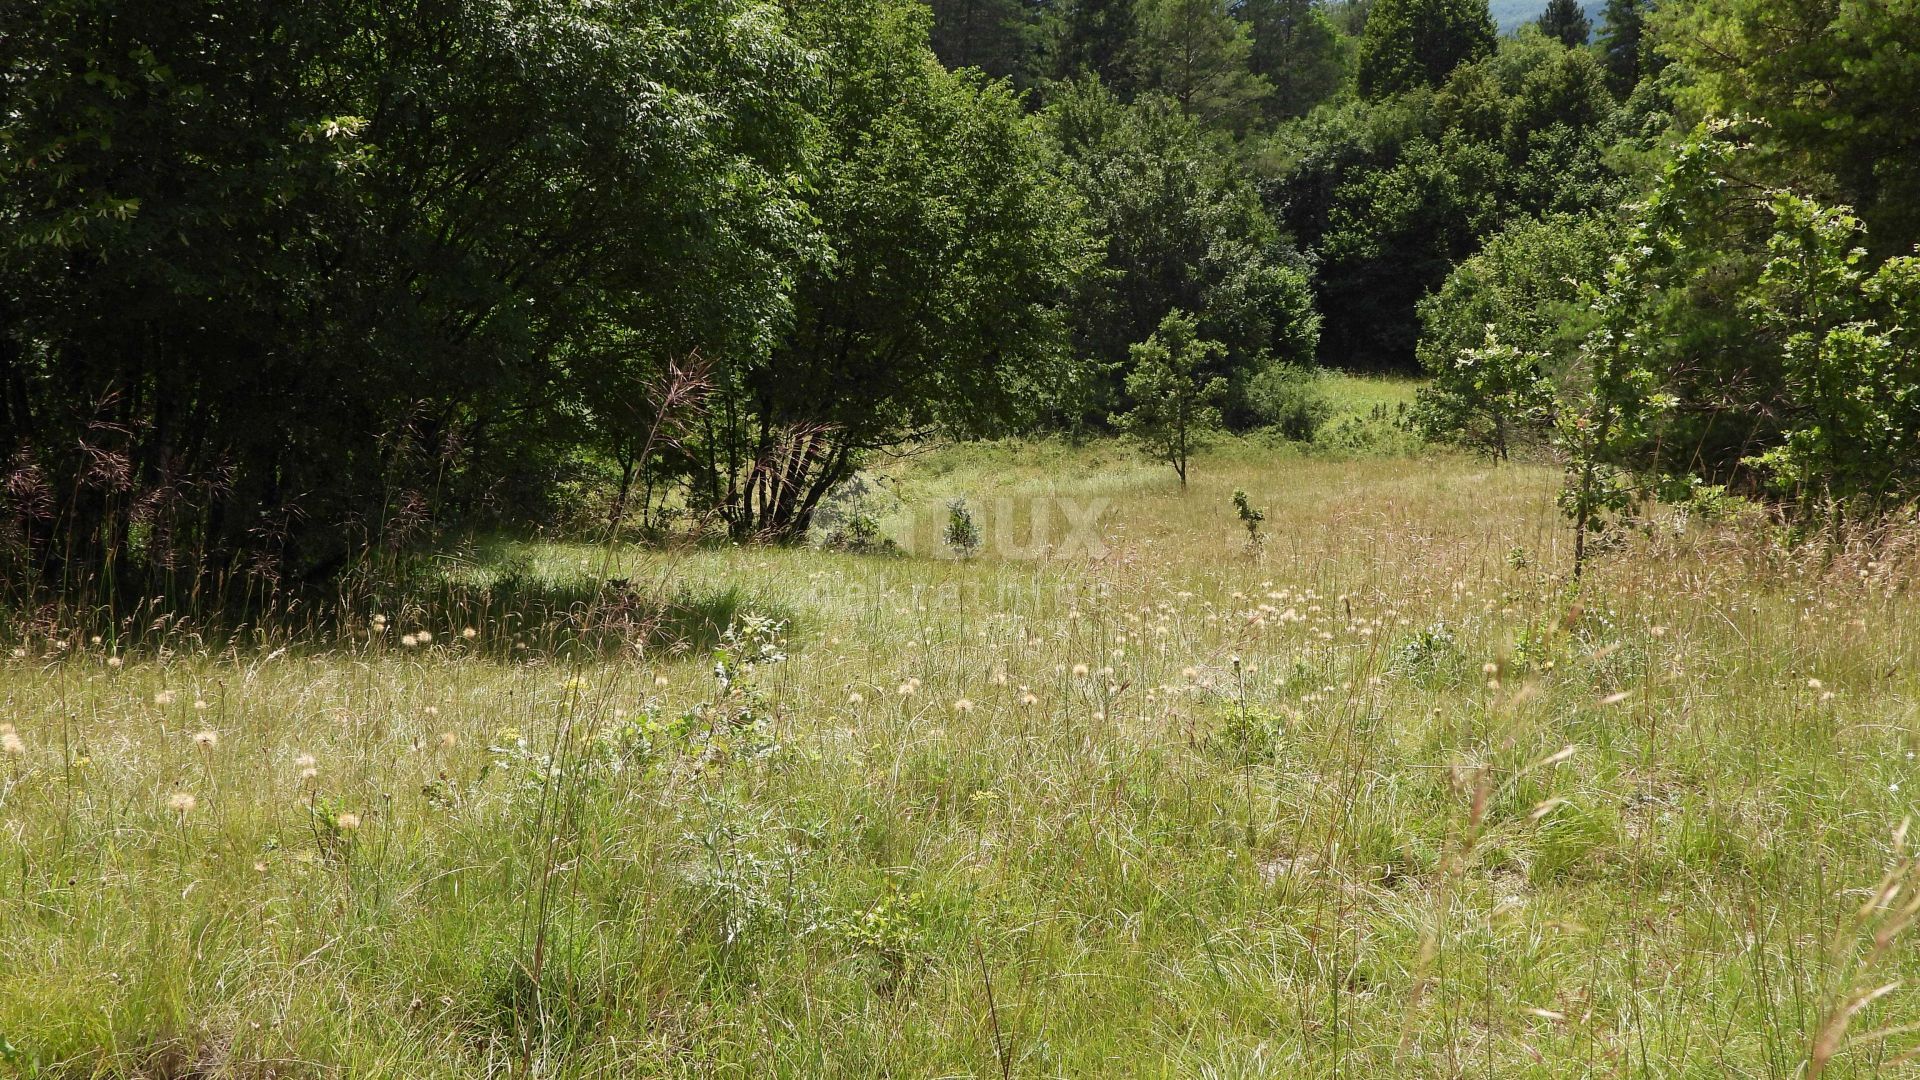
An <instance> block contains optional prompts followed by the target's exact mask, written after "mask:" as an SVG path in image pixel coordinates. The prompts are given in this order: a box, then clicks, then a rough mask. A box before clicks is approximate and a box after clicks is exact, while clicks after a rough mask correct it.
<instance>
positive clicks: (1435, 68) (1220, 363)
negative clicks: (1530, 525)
mask: <svg viewBox="0 0 1920 1080" xmlns="http://www.w3.org/2000/svg"><path fill="white" fill-rule="evenodd" d="M6 30H7V32H6V34H5V36H4V43H3V44H0V50H4V64H5V71H6V77H5V82H4V87H5V95H6V100H7V108H6V111H5V115H4V126H0V146H4V147H5V150H6V153H5V157H4V164H0V168H4V169H5V176H4V184H3V185H0V200H4V201H3V202H0V220H4V221H5V222H6V232H7V234H8V240H7V243H6V244H5V247H4V255H3V256H0V391H3V392H0V444H3V445H4V446H5V447H6V452H7V454H8V455H9V456H8V461H7V463H6V477H7V483H6V487H5V491H6V501H5V505H4V512H5V518H6V526H7V527H6V530H5V532H4V534H3V535H4V539H3V540H0V544H3V545H4V547H0V559H4V567H5V570H6V572H7V577H8V579H9V580H11V581H13V582H15V583H16V584H26V583H32V585H33V588H32V589H31V590H29V591H30V592H31V593H32V595H33V596H36V597H38V596H45V595H55V596H69V597H71V596H78V595H84V596H85V597H86V598H87V599H88V600H91V601H99V602H103V603H107V602H110V601H111V599H112V597H113V596H115V595H119V596H122V597H125V596H144V595H147V594H149V593H154V592H167V591H172V592H177V593H180V594H182V595H185V594H188V593H192V594H194V595H200V596H219V597H222V598H226V599H225V600H223V601H222V602H223V603H225V602H235V603H238V602H240V601H241V600H242V599H244V598H246V597H252V598H254V600H256V601H257V600H260V599H261V598H267V599H268V600H269V602H283V601H284V600H285V598H287V597H291V596H294V595H297V594H299V593H302V592H305V591H310V590H311V589H312V588H314V587H315V586H322V587H325V586H330V584H332V583H336V582H338V581H339V580H340V579H341V577H342V576H343V575H346V574H350V573H352V572H353V571H354V570H355V568H356V567H364V566H366V565H367V564H368V559H369V553H375V552H381V551H393V550H399V549H405V548H408V547H412V546H415V545H419V544H422V543H428V544H430V543H432V542H434V541H435V539H436V538H439V537H443V536H445V535H447V534H448V531H449V530H458V529H461V528H471V527H474V526H477V525H525V524H526V523H530V522H551V521H556V520H563V519H571V518H578V517H580V516H581V515H582V514H583V513H584V514H587V515H589V516H602V517H605V518H608V519H610V520H613V521H615V522H620V521H625V520H627V519H629V518H631V519H633V520H634V521H636V522H639V521H642V520H644V522H645V523H646V525H647V527H649V528H651V527H653V526H654V523H655V522H656V520H657V519H658V517H659V514H658V511H659V510H660V509H666V510H667V511H668V515H669V517H671V516H672V515H674V514H678V515H680V516H681V517H682V518H683V519H684V520H685V521H686V522H687V523H689V524H690V525H691V526H692V527H696V528H701V529H718V530H720V531H722V532H724V533H725V534H726V535H728V536H731V537H733V538H735V539H754V538H757V539H763V540H775V541H779V540H787V539H793V538H796V537H799V536H802V535H804V534H805V533H806V531H807V530H808V527H809V525H810V523H811V520H812V517H813V514H814V513H815V511H816V510H817V509H818V508H819V507H820V505H821V502H822V500H823V499H825V498H826V497H827V496H828V494H829V493H830V492H831V491H833V490H834V489H835V487H836V485H839V484H841V483H842V482H844V481H845V480H847V478H849V477H850V476H852V475H854V473H855V472H856V471H857V470H858V469H859V468H860V466H861V463H862V462H863V461H864V460H865V459H866V458H867V457H869V456H870V455H873V454H875V453H877V452H883V451H887V450H890V449H895V448H898V447H901V446H903V445H907V444H909V443H911V442H913V441H915V440H923V439H926V438H929V437H945V438H954V437H959V438H965V437H978V436H988V435H1006V434H1033V433H1040V432H1058V433H1065V434H1068V435H1084V434H1099V433H1104V432H1110V431H1115V430H1119V429H1121V428H1123V427H1126V426H1128V425H1129V424H1134V425H1135V426H1139V427H1143V428H1145V429H1152V428H1156V427H1165V425H1166V423H1167V422H1168V419H1167V417H1165V416H1160V415H1157V414H1159V413H1163V412H1165V411H1166V410H1164V409H1161V408H1160V407H1159V405H1158V404H1156V401H1157V400H1158V399H1159V398H1160V397H1162V396H1164V394H1165V392H1166V390H1167V388H1168V387H1172V386H1175V385H1180V386H1184V387H1186V388H1187V393H1188V395H1189V396H1191V397H1194V398H1195V403H1196V404H1197V405H1199V406H1200V409H1199V411H1198V412H1195V413H1193V419H1196V420H1198V421H1201V422H1203V423H1205V424H1211V425H1213V426H1224V427H1225V428H1226V429H1229V430H1235V431H1246V430H1251V429H1257V428H1262V427H1275V426H1278V427H1281V428H1283V429H1285V428H1288V427H1291V428H1292V429H1293V430H1295V431H1298V430H1299V429H1300V427H1301V425H1303V424H1307V425H1310V424H1311V423H1312V422H1313V420H1312V416H1313V413H1314V409H1313V406H1312V404H1311V401H1310V400H1309V399H1310V397H1311V395H1310V394H1307V393H1306V392H1305V391H1303V390H1302V389H1301V386H1302V379H1303V377H1304V376H1305V375H1306V374H1309V373H1311V372H1312V371H1313V370H1314V369H1316V368H1323V369H1324V368H1331V369H1339V370H1346V371H1361V372H1405V373H1415V372H1425V373H1428V374H1430V375H1431V376H1432V377H1433V382H1432V385H1431V386H1430V387H1429V388H1428V389H1427V390H1426V391H1425V392H1423V393H1422V395H1421V401H1420V404H1419V407H1418V422H1419V424H1420V425H1421V426H1422V427H1423V428H1424V429H1425V430H1426V431H1428V432H1430V433H1433V434H1434V435H1436V436H1437V437H1439V438H1441V439H1443V440H1446V441H1451V442H1458V443H1460V444H1463V445H1465V446H1468V447H1471V448H1474V449H1477V450H1482V451H1485V452H1487V453H1489V454H1492V455H1495V456H1496V457H1501V458H1504V457H1506V456H1508V455H1509V454H1511V453H1513V452H1514V451H1515V449H1516V447H1525V446H1536V447H1549V448H1553V449H1554V450H1555V452H1558V453H1560V454H1561V455H1562V456H1563V457H1564V458H1565V459H1566V460H1567V461H1568V462H1569V463H1570V465H1571V466H1572V467H1573V468H1574V475H1573V476H1572V478H1571V479H1570V488H1569V490H1570V491H1571V492H1572V493H1573V494H1571V495H1570V496H1569V498H1570V500H1571V501H1572V502H1573V503H1575V504H1577V506H1578V507H1580V508H1583V509H1582V510H1580V511H1579V512H1580V514H1581V517H1582V520H1591V521H1594V522H1598V521H1600V520H1602V519H1603V518H1604V517H1605V516H1606V515H1607V514H1609V513H1617V512H1619V511H1620V510H1621V509H1622V508H1624V507H1625V506H1626V505H1628V504H1629V503H1631V502H1633V501H1634V500H1637V499H1642V498H1646V497H1649V496H1652V495H1659V496H1664V497H1667V498H1680V497H1691V496H1692V495H1694V494H1695V493H1698V492H1702V491H1708V492H1713V491H1733V492H1736V493H1739V494H1741V495H1750V496H1755V497H1760V498H1764V499H1767V500H1771V501H1773V502H1775V503H1777V504H1779V505H1781V506H1782V507H1785V508H1787V509H1789V510H1791V511H1792V512H1793V513H1794V515H1795V518H1796V520H1802V521H1805V520H1810V519H1812V518H1816V517H1826V518H1831V517H1832V516H1833V515H1836V514H1838V515H1843V516H1852V517H1858V516H1860V515H1863V514H1864V515H1869V516H1871V515H1874V514H1877V513H1879V512H1881V511H1882V510H1884V509H1885V508H1887V507H1891V506H1897V505H1899V504H1900V502H1901V501H1902V500H1903V498H1905V497H1909V496H1911V494H1912V493H1913V490H1914V487H1913V485H1914V482H1915V480H1916V471H1917V470H1920V452H1917V451H1920V394H1916V393H1915V391H1914V389H1913V388H1914V386H1915V385H1916V383H1920V368H1917V367H1916V363H1920V361H1916V359H1915V358H1916V348H1915V342H1914V338H1913V333H1914V331H1913V329H1912V324H1913V322H1914V319H1913V313H1914V310H1915V304H1916V302H1920V301H1916V299H1915V297H1916V293H1915V289H1916V282H1920V277H1916V274H1920V264H1917V263H1915V262H1914V260H1913V254H1912V251H1913V247H1914V244H1915V241H1916V239H1920V236H1917V235H1916V228H1920V224H1917V222H1920V219H1917V218H1916V217H1915V216H1914V211H1913V210H1912V207H1913V206H1914V205H1916V201H1915V198H1914V196H1915V194H1916V185H1920V154H1917V153H1916V147H1915V145H1914V142H1915V139H1916V138H1920V134H1916V132H1917V131H1920V124H1916V123H1914V115H1915V113H1914V110H1915V108H1916V98H1915V94H1914V77H1915V76H1914V71H1913V68H1912V62H1911V60H1910V56H1909V52H1910V50H1909V49H1908V46H1910V45H1911V44H1912V43H1913V41H1914V40H1915V38H1914V33H1915V15H1914V12H1913V11H1912V10H1910V7H1909V6H1908V5H1906V4H1903V3H1895V4H1882V3H1856V2H1853V0H1845V2H1826V3H1814V4H1805V3H1800V2H1798V0H1684V2H1682V0H1673V2H1672V3H1670V4H1668V5H1666V6H1663V7H1661V8H1659V9H1658V10H1654V9H1652V8H1650V7H1647V6H1645V5H1644V4H1641V3H1636V2H1632V0H1612V2H1610V3H1609V4H1608V6H1607V7H1606V9H1605V11H1604V12H1603V14H1602V17H1601V18H1600V20H1599V21H1598V25H1592V21H1591V20H1590V19H1589V18H1588V17H1587V16H1586V14H1585V13H1584V12H1582V11H1581V10H1579V9H1578V8H1577V7H1575V6H1574V5H1573V4H1572V3H1571V2H1569V0H1554V2H1553V3H1552V4H1551V5H1550V6H1549V7H1548V8H1547V9H1546V10H1545V11H1544V12H1542V13H1541V14H1540V15H1539V17H1538V19H1537V20H1536V21H1535V22H1533V23H1531V24H1529V25H1526V26H1523V27H1522V28H1521V29H1520V30H1519V31H1518V32H1516V33H1513V34H1508V35H1504V36H1502V35H1498V34H1496V32H1495V29H1494V24H1493V22H1492V18H1491V16H1490V14H1489V12H1488V10H1487V8H1486V6H1485V5H1484V4H1483V3H1478V2H1475V0H1367V2H1360V0H1354V2H1342V3H1322V2H1311V0H1235V2H1233V3H1228V2H1226V0H1139V2H1135V0H1079V2H1069V0H939V2H938V3H935V4H933V5H932V7H931V8H929V7H927V6H925V5H923V4H918V3H912V2H908V0H806V2H800V0H789V2H787V3H784V4H775V3H766V2H750V0H685V2H680V0H674V2H666V0H654V2H638V0H634V2H626V3H601V4H579V3H573V2H561V0H554V2H538V3H535V2H525V3H467V2H454V0H439V2H427V0H423V2H420V3H407V4H389V3H380V4H370V3H364V2H352V0H325V2H319V3H312V4H302V5H298V6H295V7H287V8H281V7H264V6H258V5H249V6H245V7H244V8H241V9H229V8H228V7H227V6H225V5H221V4H206V3H192V2H187V0H179V2H174V0H164V2H155V3H145V4H140V5H136V6H129V5H126V4H123V3H118V2H114V0H51V2H48V3H43V4H38V5H34V6H31V7H29V8H26V9H22V10H17V11H15V12H14V13H12V14H11V15H9V16H8V25H7V27H6ZM1169 320H1173V321H1172V322H1170V321H1169ZM1169 336H1171V337H1174V338H1177V339H1178V340H1179V341H1180V342H1182V344H1180V346H1179V347H1178V348H1176V349H1173V350H1171V351H1169V350H1166V349H1165V348H1161V349H1158V350H1156V349H1146V350H1145V351H1141V350H1142V347H1144V346H1147V345H1148V344H1149V343H1152V342H1158V343H1159V344H1160V345H1162V346H1164V345H1165V344H1166V343H1165V342H1164V341H1160V340H1159V339H1160V338H1165V337H1169ZM669 384H673V388H674V392H673V393H671V394H669V393H668V392H667V391H668V389H669ZM668 399H672V400H673V401H676V402H678V403H679V406H680V407H681V408H680V411H681V412H682V413H686V414H687V415H676V416H673V417H666V419H667V420H668V423H667V429H668V430H666V431H665V433H666V434H670V435H671V436H672V437H670V438H659V437H657V436H658V435H660V434H662V433H663V431H662V427H661V421H662V420H663V417H665V414H666V413H667V412H670V411H672V410H670V409H668V408H667V407H666V405H665V402H666V401H667V400H668ZM696 401H697V409H694V410H692V411H696V412H697V413H698V419H697V422H693V421H692V419H691V412H689V411H688V410H686V409H685V408H684V407H685V406H687V405H689V404H692V403H694V402H696ZM320 403H324V407H319V406H320ZM1187 412H1192V410H1186V411H1185V412H1183V411H1181V410H1175V413H1177V414H1178V415H1179V416H1185V415H1186V414H1187ZM1176 423H1177V424H1178V425H1180V426H1184V424H1185V423H1186V421H1185V420H1184V419H1176ZM682 426H685V427H686V430H684V431H683V430H679V429H680V428H681V427H682ZM649 432H653V433H654V434H655V436H656V437H655V438H653V439H651V440H649V438H648V433H649ZM608 490H612V491H613V492H614V493H615V494H614V495H613V497H612V498H611V499H609V498H607V497H606V492H607V491H608ZM584 491H591V492H593V493H595V498H596V499H597V500H598V502H599V503H604V504H607V505H610V506H611V507H612V509H611V510H610V511H609V510H607V509H606V508H605V506H600V505H596V506H594V507H593V508H592V509H587V508H586V506H585V502H583V500H582V498H581V497H580V496H581V493H582V492H584ZM586 501H592V500H586ZM15 599H16V601H18V600H20V599H21V597H19V596H16V597H15ZM214 606H216V607H217V606H219V605H218V604H216V605H214Z"/></svg>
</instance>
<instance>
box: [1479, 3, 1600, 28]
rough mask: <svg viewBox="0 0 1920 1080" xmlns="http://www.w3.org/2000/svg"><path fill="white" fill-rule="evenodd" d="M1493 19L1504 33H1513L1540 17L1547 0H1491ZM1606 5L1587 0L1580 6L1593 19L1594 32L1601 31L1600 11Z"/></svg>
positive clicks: (1545, 7)
mask: <svg viewBox="0 0 1920 1080" xmlns="http://www.w3.org/2000/svg"><path fill="white" fill-rule="evenodd" d="M1490 6H1491V7H1492V8H1493V21H1494V22H1495V23H1496V24H1497V25H1498V26H1499V27H1500V32H1501V33H1503V34H1511V33H1512V32H1514V31H1515V30H1518V29H1520V27H1521V26H1523V25H1525V24H1526V23H1529V22H1532V21H1533V20H1535V19H1537V18H1539V17H1540V13H1541V12H1542V11H1545V10H1546V9H1547V0H1491V2H1490ZM1603 6H1604V5H1603V4H1601V3H1600V0H1586V2H1585V3H1583V4H1581V5H1580V7H1581V9H1582V10H1583V11H1585V12H1586V13H1587V18H1589V19H1592V20H1593V31H1594V33H1596V34H1597V33H1599V32H1600V12H1601V10H1602V7H1603Z"/></svg>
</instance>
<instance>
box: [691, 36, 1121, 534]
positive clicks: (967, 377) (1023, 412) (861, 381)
mask: <svg viewBox="0 0 1920 1080" xmlns="http://www.w3.org/2000/svg"><path fill="white" fill-rule="evenodd" d="M799 29H800V32H801V34H802V37H803V41H804V42H805V43H806V44H808V45H809V46H810V47H811V48H813V49H814V50H815V51H816V52H817V54H818V55H819V56H820V58H821V63H822V66H823V75H824V77H825V80H826V85H827V86H828V87H829V88H830V94H829V95H828V96H827V97H826V98H825V100H823V101H821V102H820V104H819V105H818V106H817V109H818V118H819V125H818V129H817V134H816V146H815V148H814V152H813V155H812V160H811V163H810V165H809V168H808V171H807V176H806V185H807V187H808V189H809V191H810V195H809V200H808V207H809V210H810V212H811V213H812V214H813V216H814V218H815V220H816V221H817V223H818V228H819V230H820V233H821V235H822V236H823V238H824V240H825V243H826V246H827V251H826V252H825V255H824V257H822V258H820V259H817V260H813V261H809V262H804V263H801V264H800V265H799V266H798V267H797V268H796V269H795V270H794V271H793V274H794V281H793V314H792V317H791V319H790V321H789V322H788V323H787V324H786V326H785V327H784V329H783V331H782V332H781V333H779V335H778V336H777V338H776V340H775V342H774V344H773V346H772V347H771V348H770V349H768V350H766V351H753V352H742V353H739V354H735V355H733V356H730V357H728V358H726V359H725V361H724V362H723V364H722V365H721V368H720V371H719V372H718V373H717V377H718V379H719V383H720V385H719V388H718V401H717V403H716V406H715V407H714V408H710V409H709V412H710V413H712V414H714V418H713V424H712V432H711V434H710V435H707V436H706V437H704V438H703V439H702V440H700V441H699V445H698V447H697V448H696V451H695V452H696V454H697V455H698V456H699V457H700V458H701V459H702V461H701V465H702V473H703V475H704V477H705V483H704V484H703V485H702V487H701V489H700V490H698V491H697V492H696V495H697V496H698V497H699V499H700V500H701V501H702V503H703V504H704V505H705V506H707V507H710V508H711V509H713V510H714V511H715V512H717V513H718V514H719V516H720V517H721V518H723V519H724V520H725V521H726V523H727V525H728V527H729V529H730V530H731V531H732V532H733V533H734V534H735V535H737V536H743V537H747V536H753V537H770V538H776V539H785V538H790V537H794V536H798V535H801V534H802V533H804V531H805V530H806V528H807V525H808V523H809V521H810V519H811V516H812V513H813V510H814V508H815V507H816V506H817V505H818V504H819V502H820V500H821V498H822V497H824V496H825V495H826V493H827V492H828V491H829V490H831V489H832V488H833V486H834V485H835V484H836V483H838V482H839V481H840V480H842V479H844V478H845V477H846V476H847V475H848V474H849V473H850V472H851V470H852V469H853V468H854V467H855V466H856V464H857V463H858V462H859V460H860V457H861V455H862V454H863V453H866V452H868V451H871V450H874V449H877V448H881V447H885V446H890V445H893V444H895V443H896V442H898V441H899V440H901V439H904V438H907V437H909V436H911V435H914V434H916V433H926V432H932V431H936V430H938V431H945V432H950V433H955V434H982V433H989V432H995V431H1002V430H1005V429H1006V428H1007V427H1009V426H1012V425H1016V424H1019V423H1021V422H1022V421H1023V420H1024V419H1026V418H1029V417H1031V416H1032V415H1033V414H1034V413H1035V412H1036V411H1037V410H1038V409H1041V408H1043V407H1045V405H1046V404H1047V402H1048V401H1049V400H1050V398H1051V397H1052V396H1053V394H1054V393H1055V390H1056V388H1057V387H1060V386H1062V385H1066V384H1070V383H1071V382H1073V372H1072V371H1071V370H1070V368H1069V366H1068V361H1069V357H1068V353H1067V344H1068V338H1067V328H1068V324H1067V311H1066V308H1065V305H1064V301H1065V299H1066V297H1067V296H1068V294H1069V292H1070V290H1071V289H1072V287H1073V286H1074V284H1075V281H1076V279H1077V278H1078V276H1079V274H1080V273H1081V271H1082V269H1083V268H1084V267H1085V265H1086V264H1088V263H1089V262H1090V261H1091V259H1092V254H1093V253H1092V249H1091V245H1090V244H1089V242H1088V240H1087V237H1086V235H1085V232H1084V230H1083V228H1082V220H1081V217H1080V214H1079V204H1078V200H1077V199H1076V198H1075V196H1074V194H1073V192H1072V191H1071V190H1070V189H1068V188H1067V187H1066V186H1065V185H1063V184H1062V183H1061V181H1060V170H1059V168H1058V164H1057V162H1056V160H1055V158H1054V154H1053V150H1052V147H1051V143H1050V141H1049V140H1048V139H1047V138H1046V135H1045V132H1044V129H1043V127H1042V125H1041V122H1040V121H1039V120H1038V119H1037V118H1034V117H1029V116H1027V115H1026V114H1025V113H1024V111H1023V110H1022V108H1021V104H1020V102H1019V100H1018V99H1017V98H1016V97H1015V96H1014V94H1013V93H1012V91H1010V90H1009V89H1008V88H1007V87H1006V86H1005V85H1004V84H1001V83H992V82H988V81H987V80H986V79H985V77H984V76H982V75H980V74H979V73H978V72H957V73H956V72H949V71H947V70H945V69H944V68H942V67H941V66H940V64H939V63H938V62H937V61H936V60H935V58H934V56H933V54H932V52H931V51H930V50H929V48H928V46H927V38H926V25H925V9H923V8H921V7H919V6H918V5H917V4H915V3H912V2H910V0H820V2H817V3H812V4H809V5H808V6H807V8H806V9H805V11H804V14H803V16H802V18H801V20H800V23H799Z"/></svg>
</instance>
